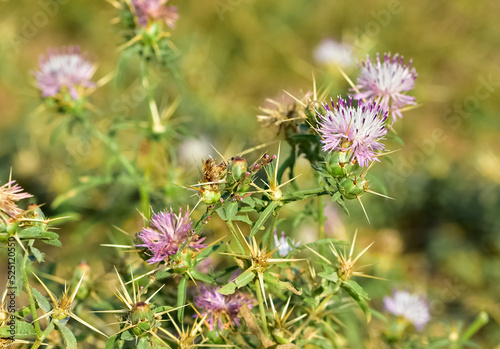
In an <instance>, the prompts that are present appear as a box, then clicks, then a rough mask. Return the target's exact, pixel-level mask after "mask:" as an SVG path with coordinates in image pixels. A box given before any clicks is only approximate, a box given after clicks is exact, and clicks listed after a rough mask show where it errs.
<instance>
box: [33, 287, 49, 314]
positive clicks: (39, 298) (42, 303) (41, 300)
mask: <svg viewBox="0 0 500 349" xmlns="http://www.w3.org/2000/svg"><path fill="white" fill-rule="evenodd" d="M31 293H32V294H33V296H34V297H35V300H36V302H37V303H38V306H39V307H40V308H42V309H43V310H45V311H46V312H49V311H50V310H51V309H52V307H51V306H50V303H49V301H48V300H47V298H45V297H44V296H43V295H42V294H41V293H40V292H38V290H37V289H36V288H33V287H31Z"/></svg>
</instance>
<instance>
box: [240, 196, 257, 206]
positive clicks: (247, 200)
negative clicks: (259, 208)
mask: <svg viewBox="0 0 500 349" xmlns="http://www.w3.org/2000/svg"><path fill="white" fill-rule="evenodd" d="M241 202H243V203H244V204H247V205H248V206H250V207H251V208H254V207H255V201H254V199H253V198H252V197H251V196H249V197H246V198H244V199H243V200H241Z"/></svg>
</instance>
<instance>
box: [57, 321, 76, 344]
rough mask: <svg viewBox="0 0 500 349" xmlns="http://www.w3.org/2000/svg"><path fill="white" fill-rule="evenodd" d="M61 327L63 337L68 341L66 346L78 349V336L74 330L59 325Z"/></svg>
mask: <svg viewBox="0 0 500 349" xmlns="http://www.w3.org/2000/svg"><path fill="white" fill-rule="evenodd" d="M59 329H60V330H61V334H62V337H63V339H64V343H66V348H67V349H78V348H77V343H76V338H75V336H74V335H73V332H71V330H70V329H69V328H67V327H66V326H59Z"/></svg>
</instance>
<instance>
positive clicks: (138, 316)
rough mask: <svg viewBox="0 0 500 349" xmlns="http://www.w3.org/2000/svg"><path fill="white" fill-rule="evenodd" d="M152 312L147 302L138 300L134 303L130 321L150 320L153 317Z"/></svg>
mask: <svg viewBox="0 0 500 349" xmlns="http://www.w3.org/2000/svg"><path fill="white" fill-rule="evenodd" d="M153 315H154V314H153V312H152V311H151V308H150V307H149V305H148V304H147V303H144V302H138V303H137V304H135V305H134V307H133V309H132V311H131V314H130V316H131V319H132V323H133V324H134V325H135V324H138V323H139V322H145V321H146V322H150V321H151V320H152V319H153Z"/></svg>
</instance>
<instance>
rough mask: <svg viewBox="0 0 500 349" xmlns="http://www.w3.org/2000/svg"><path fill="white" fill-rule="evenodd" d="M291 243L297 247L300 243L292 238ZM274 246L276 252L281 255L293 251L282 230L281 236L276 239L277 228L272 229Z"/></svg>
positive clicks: (283, 255)
mask: <svg viewBox="0 0 500 349" xmlns="http://www.w3.org/2000/svg"><path fill="white" fill-rule="evenodd" d="M292 244H293V245H294V246H295V247H297V246H299V245H300V242H297V243H296V242H295V241H294V240H292ZM274 248H277V249H278V253H279V255H280V256H281V257H285V256H286V255H288V254H289V253H290V252H292V251H293V248H292V247H291V246H290V244H289V243H288V240H287V239H286V235H285V232H284V231H282V232H281V237H280V238H279V239H278V231H277V229H274Z"/></svg>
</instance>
